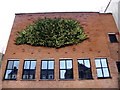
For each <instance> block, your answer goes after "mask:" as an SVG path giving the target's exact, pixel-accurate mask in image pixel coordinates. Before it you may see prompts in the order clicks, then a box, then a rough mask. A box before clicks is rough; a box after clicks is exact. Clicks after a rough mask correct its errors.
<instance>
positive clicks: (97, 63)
mask: <svg viewBox="0 0 120 90" xmlns="http://www.w3.org/2000/svg"><path fill="white" fill-rule="evenodd" d="M95 64H96V67H101V63H100V59H95Z"/></svg>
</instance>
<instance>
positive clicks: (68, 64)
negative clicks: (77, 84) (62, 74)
mask: <svg viewBox="0 0 120 90" xmlns="http://www.w3.org/2000/svg"><path fill="white" fill-rule="evenodd" d="M66 62H67V69H71V68H72V60H67V61H66Z"/></svg>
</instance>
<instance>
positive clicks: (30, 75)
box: [29, 70, 35, 79]
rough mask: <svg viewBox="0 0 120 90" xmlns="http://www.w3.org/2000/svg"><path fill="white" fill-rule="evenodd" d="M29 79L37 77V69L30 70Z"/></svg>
mask: <svg viewBox="0 0 120 90" xmlns="http://www.w3.org/2000/svg"><path fill="white" fill-rule="evenodd" d="M29 79H35V70H30V72H29Z"/></svg>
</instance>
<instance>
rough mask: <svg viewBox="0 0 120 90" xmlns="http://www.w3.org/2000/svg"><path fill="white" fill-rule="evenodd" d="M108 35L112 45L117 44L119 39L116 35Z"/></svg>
mask: <svg viewBox="0 0 120 90" xmlns="http://www.w3.org/2000/svg"><path fill="white" fill-rule="evenodd" d="M108 35H109V39H110V42H111V43H114V42H117V38H116V35H115V34H108Z"/></svg>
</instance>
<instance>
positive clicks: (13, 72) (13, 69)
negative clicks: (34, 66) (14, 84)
mask: <svg viewBox="0 0 120 90" xmlns="http://www.w3.org/2000/svg"><path fill="white" fill-rule="evenodd" d="M18 65H19V61H16V60H14V61H12V60H10V61H8V63H7V68H6V72H5V76H4V79H8V80H16V79H17V72H18Z"/></svg>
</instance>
